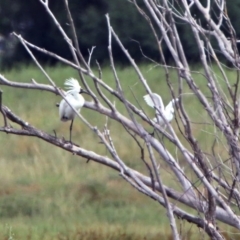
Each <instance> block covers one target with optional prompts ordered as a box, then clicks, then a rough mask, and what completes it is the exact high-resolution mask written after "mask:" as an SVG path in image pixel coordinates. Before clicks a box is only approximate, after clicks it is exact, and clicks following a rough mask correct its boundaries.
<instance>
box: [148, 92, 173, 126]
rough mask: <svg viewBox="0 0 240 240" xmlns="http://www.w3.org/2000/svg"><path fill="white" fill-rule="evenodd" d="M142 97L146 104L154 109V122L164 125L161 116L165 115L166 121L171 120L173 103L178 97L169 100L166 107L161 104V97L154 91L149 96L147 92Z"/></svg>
mask: <svg viewBox="0 0 240 240" xmlns="http://www.w3.org/2000/svg"><path fill="white" fill-rule="evenodd" d="M143 98H144V100H145V102H146V103H147V105H148V106H150V107H152V108H155V109H156V117H155V118H154V119H153V121H154V122H156V123H158V124H159V125H160V126H162V127H164V126H165V125H166V123H165V121H164V119H163V118H162V116H164V117H165V120H166V121H167V122H171V121H172V119H173V117H174V105H175V104H176V103H177V102H178V98H175V99H173V100H171V101H170V102H169V104H168V105H167V106H166V107H164V105H163V101H162V98H161V97H160V96H159V95H158V94H156V93H152V94H151V96H150V95H149V94H147V95H145V96H144V97H143ZM160 111H161V113H162V114H161V113H160Z"/></svg>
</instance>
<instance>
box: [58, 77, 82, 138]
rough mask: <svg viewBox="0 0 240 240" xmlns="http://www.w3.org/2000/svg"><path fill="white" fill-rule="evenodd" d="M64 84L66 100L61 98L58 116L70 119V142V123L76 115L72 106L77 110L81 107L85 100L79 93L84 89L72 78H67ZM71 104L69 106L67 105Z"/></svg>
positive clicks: (62, 118)
mask: <svg viewBox="0 0 240 240" xmlns="http://www.w3.org/2000/svg"><path fill="white" fill-rule="evenodd" d="M64 85H65V86H66V87H67V89H68V91H67V92H66V96H65V98H66V100H67V101H68V102H67V101H66V100H65V99H62V101H61V102H60V104H59V117H60V120H61V121H63V122H66V121H69V120H71V121H72V122H71V125H70V142H71V132H72V125H73V120H74V117H75V115H76V112H75V111H74V110H73V108H74V109H75V110H76V111H77V112H79V111H80V110H81V108H82V107H83V105H84V103H85V100H84V98H83V96H82V95H81V93H83V92H84V91H83V90H82V88H81V87H80V85H79V83H78V81H77V80H76V79H74V78H70V79H67V80H66V81H65V83H64ZM69 103H70V104H71V106H70V105H69Z"/></svg>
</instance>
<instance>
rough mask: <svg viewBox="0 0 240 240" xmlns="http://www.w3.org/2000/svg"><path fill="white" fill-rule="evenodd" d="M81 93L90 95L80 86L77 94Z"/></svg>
mask: <svg viewBox="0 0 240 240" xmlns="http://www.w3.org/2000/svg"><path fill="white" fill-rule="evenodd" d="M82 93H85V94H88V95H90V94H89V92H87V91H86V90H84V89H82V88H81V87H80V91H79V94H82Z"/></svg>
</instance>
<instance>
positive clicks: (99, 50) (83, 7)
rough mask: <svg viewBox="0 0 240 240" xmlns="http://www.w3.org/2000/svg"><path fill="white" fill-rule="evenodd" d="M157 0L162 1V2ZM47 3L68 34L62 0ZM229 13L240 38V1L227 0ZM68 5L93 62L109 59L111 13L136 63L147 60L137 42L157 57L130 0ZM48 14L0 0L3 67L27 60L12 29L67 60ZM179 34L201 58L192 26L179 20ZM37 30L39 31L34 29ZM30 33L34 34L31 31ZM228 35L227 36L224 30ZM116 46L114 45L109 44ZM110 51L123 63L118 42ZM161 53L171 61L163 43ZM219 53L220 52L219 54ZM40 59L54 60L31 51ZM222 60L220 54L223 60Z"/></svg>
mask: <svg viewBox="0 0 240 240" xmlns="http://www.w3.org/2000/svg"><path fill="white" fill-rule="evenodd" d="M160 2H161V1H160ZM179 2H180V1H175V3H174V4H175V5H176V7H177V8H178V9H179V11H181V9H182V7H181V4H180V3H179ZM60 3H61V4H59V1H49V5H50V8H51V10H52V11H53V13H54V14H55V16H56V17H57V19H58V20H59V22H60V23H61V24H62V26H63V27H64V29H65V30H66V31H67V32H69V31H70V27H69V24H68V20H67V17H66V10H65V8H64V1H63V0H62V1H60ZM138 4H139V6H140V7H142V8H143V9H145V8H144V6H143V3H142V2H141V1H139V3H138ZM226 4H227V8H228V15H229V17H230V19H231V22H232V25H233V27H234V29H235V31H236V37H237V38H240V29H239V21H240V20H239V12H240V0H231V1H226ZM69 7H70V10H71V12H72V16H73V19H74V22H75V26H76V30H77V35H78V39H79V43H80V47H81V51H82V53H83V55H85V56H88V49H91V47H92V46H96V49H95V51H94V54H93V61H94V60H95V59H97V60H98V61H99V62H101V63H103V62H107V61H108V52H107V36H108V34H107V25H106V19H105V16H104V15H105V14H106V13H109V15H110V18H111V24H112V26H113V27H115V29H116V31H117V34H118V35H119V37H120V38H121V41H122V42H123V44H124V46H125V47H126V48H127V49H128V50H129V52H130V53H131V55H132V57H133V58H134V59H135V60H137V61H138V62H143V61H144V60H145V59H144V57H143V55H142V53H141V51H140V48H139V45H140V46H141V48H142V50H143V52H144V53H145V54H146V55H147V56H148V57H151V58H152V59H155V60H158V61H160V56H159V53H158V51H157V46H156V44H153V43H154V37H153V34H152V33H151V31H149V28H148V25H147V22H146V20H145V19H144V18H143V17H142V16H141V15H140V14H139V13H138V12H137V11H136V9H135V8H134V6H133V4H131V3H130V2H129V1H122V0H115V1H108V0H81V1H78V0H71V1H69ZM192 11H193V13H194V16H195V17H196V19H198V18H199V21H201V22H202V24H204V20H203V19H201V17H200V15H199V14H198V12H197V11H196V10H195V7H194V6H193V9H192ZM215 14H216V8H214V6H213V7H212V16H213V17H214V16H215ZM45 16H46V11H45V9H44V7H43V6H42V5H41V4H40V3H39V1H38V0H27V1H26V0H25V1H22V0H11V4H9V1H6V0H0V17H1V21H0V59H1V60H0V61H1V62H2V64H1V65H2V67H7V66H8V67H10V66H13V65H14V66H16V64H18V63H20V62H21V63H22V62H23V61H24V62H29V61H31V60H30V58H29V56H28V55H27V53H26V51H25V50H24V49H23V47H22V46H21V44H18V43H17V41H16V39H15V37H14V36H12V35H11V34H10V33H11V32H13V31H15V32H17V33H18V34H21V35H22V36H23V37H24V38H25V39H26V40H28V41H30V42H33V43H34V44H35V45H37V46H39V47H42V48H45V49H47V50H49V51H52V52H55V53H57V54H59V55H61V56H63V57H65V58H69V59H71V54H70V51H69V50H68V48H67V46H66V44H65V42H64V40H63V39H62V38H61V37H60V35H59V33H58V30H57V29H56V28H55V26H54V24H53V23H52V22H51V19H50V18H49V17H48V16H47V17H45ZM176 23H177V27H178V32H179V36H180V37H181V41H182V44H183V47H184V49H185V50H187V51H186V56H187V58H188V60H189V62H194V63H197V62H198V61H199V53H198V50H197V48H196V45H195V42H194V38H193V35H192V32H191V30H190V28H188V27H187V26H186V23H184V22H182V21H181V20H179V21H177V22H176ZM36 29H37V31H36ZM222 30H223V32H224V31H225V30H226V31H227V27H226V24H225V23H223V24H222ZM33 32H34V34H33ZM226 34H229V33H228V32H227V33H226ZM113 44H115V43H113ZM113 49H114V51H113V53H114V55H115V56H117V58H115V61H117V62H118V63H121V64H126V63H127V61H126V58H125V56H124V55H123V54H122V52H121V51H120V49H119V47H118V46H117V44H115V45H113ZM162 50H163V53H164V55H165V58H166V60H167V61H168V62H169V61H171V56H170V54H169V52H168V50H167V48H166V47H165V45H164V44H163V46H162ZM217 53H218V54H219V55H220V56H221V54H220V53H219V51H218V52H217ZM35 54H36V56H37V57H38V59H40V60H41V62H42V63H48V64H54V63H56V61H55V60H53V59H52V58H49V57H48V56H46V55H43V54H40V53H38V52H36V53H35ZM221 60H222V61H225V59H224V58H221Z"/></svg>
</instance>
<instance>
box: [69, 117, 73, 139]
mask: <svg viewBox="0 0 240 240" xmlns="http://www.w3.org/2000/svg"><path fill="white" fill-rule="evenodd" d="M72 126H73V119H72V121H71V124H70V143H72Z"/></svg>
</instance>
